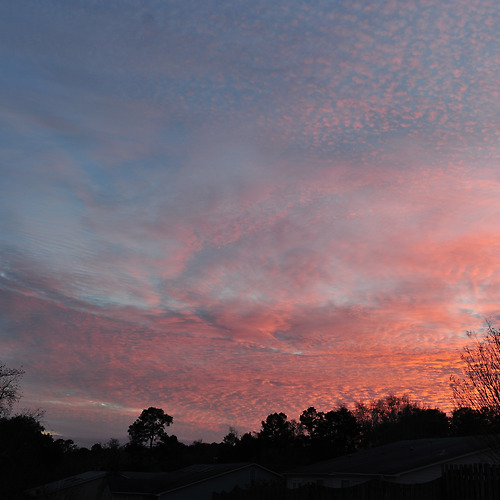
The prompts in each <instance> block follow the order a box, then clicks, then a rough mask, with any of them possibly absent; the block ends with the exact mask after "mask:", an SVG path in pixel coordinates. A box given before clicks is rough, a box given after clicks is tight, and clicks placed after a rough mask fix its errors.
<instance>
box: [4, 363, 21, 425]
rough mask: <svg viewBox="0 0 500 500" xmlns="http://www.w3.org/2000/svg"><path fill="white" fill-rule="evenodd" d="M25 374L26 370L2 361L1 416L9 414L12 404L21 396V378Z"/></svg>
mask: <svg viewBox="0 0 500 500" xmlns="http://www.w3.org/2000/svg"><path fill="white" fill-rule="evenodd" d="M23 375H24V370H21V369H20V368H8V367H7V366H5V365H4V364H3V363H0V417H2V416H6V415H8V414H9V413H10V412H11V410H12V405H13V404H14V403H15V402H16V401H17V400H18V399H19V398H20V397H21V394H20V389H19V380H20V378H21V377H22V376H23Z"/></svg>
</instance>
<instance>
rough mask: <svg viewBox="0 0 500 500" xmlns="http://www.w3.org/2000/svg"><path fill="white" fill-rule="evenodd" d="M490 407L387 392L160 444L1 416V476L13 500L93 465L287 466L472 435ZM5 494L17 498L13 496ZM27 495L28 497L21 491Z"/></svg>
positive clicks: (165, 438)
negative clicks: (56, 430) (82, 439)
mask: <svg viewBox="0 0 500 500" xmlns="http://www.w3.org/2000/svg"><path fill="white" fill-rule="evenodd" d="M496 420H497V418H496V417H495V416H494V414H492V413H491V412H488V411H475V410H471V409H469V408H461V409H459V410H456V411H454V412H453V414H452V415H451V416H450V417H448V416H447V415H446V414H445V413H444V412H442V411H440V410H439V409H437V408H429V407H425V406H423V405H420V404H418V403H416V402H413V401H411V400H410V399H409V398H408V397H406V396H401V397H398V396H392V395H391V396H387V397H385V398H382V399H379V400H376V401H373V402H371V403H369V404H364V403H358V404H357V405H356V406H355V408H354V409H348V408H347V407H345V406H340V407H337V408H335V409H333V410H329V411H326V412H325V411H319V410H317V409H316V408H314V407H312V406H311V407H309V408H307V409H306V410H304V411H303V412H302V414H301V415H300V416H299V417H298V419H296V420H294V419H289V418H288V416H287V415H286V414H285V413H282V412H276V413H271V414H270V415H268V416H267V417H266V418H265V419H264V420H263V421H262V422H261V428H260V429H259V431H258V432H247V433H244V434H242V435H240V434H239V433H238V432H237V431H236V430H234V429H230V431H229V432H228V434H227V435H226V436H225V437H224V438H223V440H222V442H220V443H204V442H202V441H201V440H200V441H195V442H194V443H192V444H191V445H186V444H184V443H182V442H180V441H179V440H178V439H177V437H176V436H175V435H167V434H166V433H162V434H161V435H160V438H159V439H158V440H156V441H155V444H154V445H153V446H148V445H145V444H140V443H138V442H136V441H134V440H132V439H131V440H130V441H129V442H128V443H126V444H120V443H119V441H118V440H116V439H110V440H109V441H108V442H106V443H96V444H94V445H93V446H92V447H91V448H84V447H78V446H76V445H75V444H74V443H73V441H71V440H63V439H54V438H53V436H51V435H50V434H47V433H45V432H44V428H43V426H42V424H41V423H40V415H39V414H33V413H32V414H25V415H16V416H13V417H7V416H5V417H3V418H0V443H1V447H0V475H1V476H0V481H2V484H3V485H5V487H7V488H10V492H11V493H12V496H11V497H12V498H16V497H15V494H16V492H17V494H20V492H21V491H22V490H24V489H25V488H29V487H32V486H36V485H39V484H43V483H46V482H49V481H52V480H56V479H59V478H62V477H67V476H70V475H73V474H78V473H81V472H85V471H88V470H106V471H117V470H135V471H164V470H174V469H178V468H181V467H184V466H187V465H190V464H194V463H213V462H221V463H222V462H248V461H250V462H258V463H260V464H262V465H266V466H268V467H270V468H272V469H274V470H277V471H282V470H286V469H290V468H291V467H293V466H296V465H302V464H307V463H312V462H315V461H320V460H325V459H328V458H333V457H336V456H340V455H345V454H348V453H352V452H354V451H356V450H359V449H363V448H369V447H373V446H378V445H381V444H385V443H388V442H392V441H399V440H403V439H419V438H434V437H445V436H460V435H472V434H481V433H485V432H488V431H489V430H491V429H494V428H496ZM6 498H10V497H9V496H7V497H6ZM19 498H22V496H19Z"/></svg>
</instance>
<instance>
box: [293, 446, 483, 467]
mask: <svg viewBox="0 0 500 500" xmlns="http://www.w3.org/2000/svg"><path fill="white" fill-rule="evenodd" d="M486 450H487V446H486V445H485V442H484V441H483V440H478V439H477V438H474V437H451V438H435V439H414V440H408V441H398V442H395V443H390V444H386V445H384V446H379V447H377V448H371V449H369V450H363V451H358V452H356V453H353V454H352V455H347V456H343V457H338V458H335V459H332V460H327V461H325V462H319V463H315V464H311V465H308V466H304V467H300V468H297V469H294V470H293V471H291V472H289V473H287V474H285V475H298V474H301V475H333V474H363V475H393V476H398V475H401V474H404V473H406V472H409V471H412V470H416V469H420V468H423V467H427V466H430V465H433V464H440V463H446V462H449V461H452V460H455V459H457V458H459V457H464V456H467V455H471V454H475V453H479V452H480V451H486Z"/></svg>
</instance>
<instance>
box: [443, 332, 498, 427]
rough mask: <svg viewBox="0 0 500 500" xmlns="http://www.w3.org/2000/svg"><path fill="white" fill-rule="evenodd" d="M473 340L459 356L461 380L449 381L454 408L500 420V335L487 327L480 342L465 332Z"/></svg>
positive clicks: (471, 334) (473, 335)
mask: <svg viewBox="0 0 500 500" xmlns="http://www.w3.org/2000/svg"><path fill="white" fill-rule="evenodd" d="M468 335H469V337H471V338H473V342H472V344H471V345H470V346H466V347H465V348H464V351H463V353H462V356H461V358H462V361H463V362H464V364H465V367H464V368H463V377H462V378H458V377H453V376H452V377H451V386H452V390H453V400H454V402H455V406H456V408H471V409H473V410H476V411H481V412H484V411H486V410H487V411H488V412H489V414H490V415H493V416H496V417H497V419H498V417H500V331H499V330H498V329H496V328H494V327H493V326H492V325H491V324H490V323H488V329H487V331H486V334H485V335H484V337H483V338H479V337H477V335H476V334H474V333H473V332H468Z"/></svg>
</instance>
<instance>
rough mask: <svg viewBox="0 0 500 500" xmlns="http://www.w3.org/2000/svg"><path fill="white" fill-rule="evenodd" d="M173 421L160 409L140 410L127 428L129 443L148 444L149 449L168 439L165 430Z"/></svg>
mask: <svg viewBox="0 0 500 500" xmlns="http://www.w3.org/2000/svg"><path fill="white" fill-rule="evenodd" d="M173 421H174V419H173V418H172V417H171V416H170V415H167V414H166V413H165V412H164V411H163V410H162V409H161V408H154V407H150V408H148V409H147V410H142V413H141V415H140V416H139V418H138V419H137V420H136V421H135V422H134V423H133V424H132V425H131V426H129V428H128V434H129V436H130V441H131V442H132V443H133V444H139V445H143V444H144V443H149V448H150V449H151V448H152V447H153V443H155V442H157V441H162V440H165V439H166V438H167V437H168V436H167V433H166V432H165V428H166V427H168V426H169V425H170V424H171V423H173Z"/></svg>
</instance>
